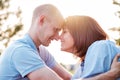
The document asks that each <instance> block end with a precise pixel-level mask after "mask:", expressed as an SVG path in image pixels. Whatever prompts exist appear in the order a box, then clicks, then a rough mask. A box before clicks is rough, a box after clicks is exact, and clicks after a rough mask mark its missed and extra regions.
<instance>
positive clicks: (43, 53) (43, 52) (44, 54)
mask: <svg viewBox="0 0 120 80" xmlns="http://www.w3.org/2000/svg"><path fill="white" fill-rule="evenodd" d="M39 50H40V52H39V55H40V57H41V58H42V59H43V60H44V62H45V64H46V65H47V66H48V67H50V68H53V67H54V66H55V64H56V63H57V62H56V60H55V59H54V57H53V56H52V55H51V54H50V52H49V51H48V50H47V49H46V48H45V47H44V46H40V47H39Z"/></svg>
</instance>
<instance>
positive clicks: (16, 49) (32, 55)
mask: <svg viewBox="0 0 120 80" xmlns="http://www.w3.org/2000/svg"><path fill="white" fill-rule="evenodd" d="M39 49H40V52H38V50H37V48H36V46H35V44H34V43H33V41H32V39H31V38H30V36H29V35H28V34H26V35H25V36H24V37H23V38H22V39H20V40H17V41H15V42H14V43H13V44H11V46H9V47H8V48H7V49H6V51H5V52H4V53H2V55H1V58H0V80H28V78H27V77H26V75H27V74H28V73H30V72H32V71H34V70H37V69H39V68H42V67H44V66H45V65H47V66H48V67H50V68H52V67H53V66H54V65H55V63H56V62H55V60H54V58H53V56H52V55H50V54H49V52H48V51H47V50H46V49H45V47H43V46H40V47H39Z"/></svg>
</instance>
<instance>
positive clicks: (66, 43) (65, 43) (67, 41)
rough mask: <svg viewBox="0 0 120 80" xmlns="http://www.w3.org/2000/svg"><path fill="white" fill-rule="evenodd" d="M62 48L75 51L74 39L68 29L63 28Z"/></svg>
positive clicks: (61, 36)
mask: <svg viewBox="0 0 120 80" xmlns="http://www.w3.org/2000/svg"><path fill="white" fill-rule="evenodd" d="M60 40H61V50H62V51H66V52H70V53H73V52H74V40H73V37H72V35H71V34H70V32H69V30H68V29H63V31H62V33H61V35H60Z"/></svg>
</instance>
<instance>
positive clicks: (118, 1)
mask: <svg viewBox="0 0 120 80" xmlns="http://www.w3.org/2000/svg"><path fill="white" fill-rule="evenodd" d="M113 4H114V5H116V6H119V7H120V0H113ZM116 14H117V16H118V17H119V18H120V10H119V11H117V12H116ZM110 30H112V31H118V32H119V38H118V39H116V43H117V44H118V45H120V26H119V27H118V28H116V27H113V28H110Z"/></svg>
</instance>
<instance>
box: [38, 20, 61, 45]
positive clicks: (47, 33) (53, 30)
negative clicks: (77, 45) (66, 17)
mask: <svg viewBox="0 0 120 80" xmlns="http://www.w3.org/2000/svg"><path fill="white" fill-rule="evenodd" d="M60 30H61V21H60V20H58V19H56V20H55V19H51V20H46V22H44V23H43V25H42V31H41V32H42V33H41V32H40V35H41V37H40V41H41V44H42V45H44V46H48V45H49V44H50V43H51V41H52V40H54V39H55V40H58V39H59V31H60Z"/></svg>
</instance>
